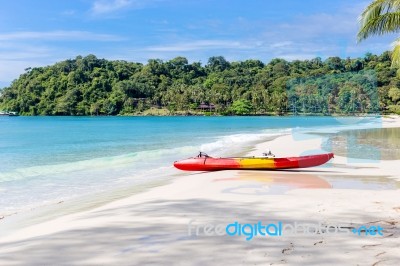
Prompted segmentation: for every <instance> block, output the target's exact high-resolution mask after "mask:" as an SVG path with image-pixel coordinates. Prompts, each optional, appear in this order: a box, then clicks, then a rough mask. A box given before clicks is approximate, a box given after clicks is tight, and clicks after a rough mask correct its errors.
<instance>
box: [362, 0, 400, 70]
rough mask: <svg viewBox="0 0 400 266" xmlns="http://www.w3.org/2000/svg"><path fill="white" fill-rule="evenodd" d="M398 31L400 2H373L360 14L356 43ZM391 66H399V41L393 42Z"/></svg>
mask: <svg viewBox="0 0 400 266" xmlns="http://www.w3.org/2000/svg"><path fill="white" fill-rule="evenodd" d="M399 30H400V1H399V0H374V1H373V2H372V3H371V4H370V5H369V6H368V7H367V8H366V9H365V10H364V11H363V13H362V14H361V17H360V30H359V31H358V41H362V40H365V39H367V38H368V37H370V36H372V35H383V34H386V33H393V32H398V31H399ZM392 65H393V66H396V67H399V66H400V39H397V40H396V42H395V47H394V49H393V54H392Z"/></svg>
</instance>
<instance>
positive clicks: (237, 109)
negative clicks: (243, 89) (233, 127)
mask: <svg viewBox="0 0 400 266" xmlns="http://www.w3.org/2000/svg"><path fill="white" fill-rule="evenodd" d="M252 109H253V107H252V105H251V103H250V102H249V101H248V100H237V101H234V102H233V104H232V106H231V107H230V112H231V113H233V114H235V115H248V114H251V112H252Z"/></svg>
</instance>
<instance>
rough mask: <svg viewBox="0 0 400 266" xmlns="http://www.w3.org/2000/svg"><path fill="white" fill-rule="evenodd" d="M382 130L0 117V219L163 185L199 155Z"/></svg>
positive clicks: (302, 122) (298, 123) (365, 122)
mask: <svg viewBox="0 0 400 266" xmlns="http://www.w3.org/2000/svg"><path fill="white" fill-rule="evenodd" d="M379 123H380V120H379V118H374V117H369V118H333V117H0V215H8V214H12V213H16V212H20V211H23V210H28V209H32V208H37V207H39V206H43V205H49V204H55V203H57V202H60V201H65V200H69V199H76V198H79V197H82V196H88V195H91V194H95V193H97V194H98V193H101V192H103V191H110V190H112V189H117V188H126V187H134V186H136V185H139V184H143V183H146V182H152V181H157V180H163V179H168V178H171V176H174V175H179V174H181V172H180V171H179V170H176V169H174V168H173V166H172V164H173V162H174V161H176V160H179V159H183V158H187V157H190V156H195V155H197V153H198V152H199V151H203V152H207V153H208V154H209V155H212V156H233V155H239V154H240V153H241V152H243V151H244V150H245V149H247V148H249V147H251V146H252V145H254V143H256V142H261V141H264V140H267V139H269V138H273V137H276V136H280V135H283V134H289V133H292V134H294V136H299V138H301V137H302V136H303V135H302V134H303V133H304V132H313V133H316V132H317V133H335V132H338V131H340V130H347V129H362V128H369V127H379ZM283 148H289V147H283ZM327 149H329V147H328V148H327Z"/></svg>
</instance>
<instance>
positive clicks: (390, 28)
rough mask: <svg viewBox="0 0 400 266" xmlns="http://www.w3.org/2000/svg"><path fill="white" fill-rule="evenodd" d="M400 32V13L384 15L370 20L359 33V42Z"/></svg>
mask: <svg viewBox="0 0 400 266" xmlns="http://www.w3.org/2000/svg"><path fill="white" fill-rule="evenodd" d="M399 30H400V11H398V12H392V13H386V14H382V15H380V16H378V17H375V18H371V19H370V20H368V21H367V22H366V23H365V24H364V25H362V28H361V29H360V31H359V32H358V40H364V39H366V38H368V37H369V36H371V35H382V34H386V33H390V32H397V31H399Z"/></svg>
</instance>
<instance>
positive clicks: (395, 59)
mask: <svg viewBox="0 0 400 266" xmlns="http://www.w3.org/2000/svg"><path fill="white" fill-rule="evenodd" d="M392 45H393V52H392V67H400V38H399V39H397V40H396V41H395V42H394V43H393V44H392Z"/></svg>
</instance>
